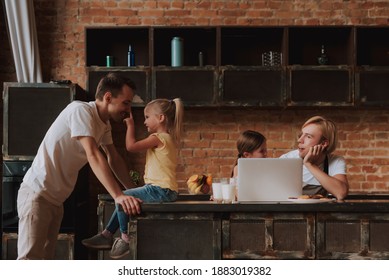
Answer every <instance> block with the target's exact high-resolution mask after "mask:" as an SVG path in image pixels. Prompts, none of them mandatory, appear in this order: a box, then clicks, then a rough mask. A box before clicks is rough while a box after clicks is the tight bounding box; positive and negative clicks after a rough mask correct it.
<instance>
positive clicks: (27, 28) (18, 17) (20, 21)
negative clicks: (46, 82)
mask: <svg viewBox="0 0 389 280" xmlns="http://www.w3.org/2000/svg"><path fill="white" fill-rule="evenodd" d="M4 1H5V10H6V13H7V22H8V29H9V37H10V41H11V47H12V53H13V57H14V61H15V69H16V77H17V79H18V82H19V83H22V82H24V83H41V82H42V70H41V63H40V57H39V47H38V36H37V33H36V25H35V13H34V4H33V0H4Z"/></svg>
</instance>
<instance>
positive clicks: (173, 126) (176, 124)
mask: <svg viewBox="0 0 389 280" xmlns="http://www.w3.org/2000/svg"><path fill="white" fill-rule="evenodd" d="M149 106H153V107H154V108H155V109H156V110H157V111H159V113H160V114H163V115H165V116H166V125H167V130H168V132H169V134H170V135H171V136H172V138H173V139H174V140H175V141H176V143H177V144H179V143H180V140H181V136H182V133H183V119H184V105H183V104H182V101H181V99H180V98H175V99H173V100H168V99H162V98H159V99H154V100H152V101H151V102H149V103H148V104H147V105H146V107H149Z"/></svg>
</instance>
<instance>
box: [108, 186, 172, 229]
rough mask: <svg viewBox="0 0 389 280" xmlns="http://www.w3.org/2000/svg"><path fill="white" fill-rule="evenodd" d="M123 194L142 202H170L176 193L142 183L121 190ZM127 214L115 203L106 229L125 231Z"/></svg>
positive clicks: (127, 219)
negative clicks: (137, 186)
mask: <svg viewBox="0 0 389 280" xmlns="http://www.w3.org/2000/svg"><path fill="white" fill-rule="evenodd" d="M123 193H124V194H125V195H131V196H133V197H137V198H140V199H141V200H143V202H172V201H175V200H176V199H177V195H178V193H177V192H175V191H172V190H171V189H165V188H161V187H158V186H153V185H144V186H143V187H139V188H134V189H128V190H125V191H124V192H123ZM128 221H129V216H128V215H127V214H126V213H124V212H123V210H119V205H118V204H117V205H115V211H114V212H113V214H112V216H111V219H110V220H109V222H108V225H107V227H106V229H107V230H108V231H109V232H111V233H115V232H116V231H117V229H118V228H119V227H120V232H122V233H127V230H128Z"/></svg>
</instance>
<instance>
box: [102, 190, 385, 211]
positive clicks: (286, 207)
mask: <svg viewBox="0 0 389 280" xmlns="http://www.w3.org/2000/svg"><path fill="white" fill-rule="evenodd" d="M98 198H99V200H101V201H113V199H112V197H111V196H110V195H108V194H100V195H99V196H98ZM300 201H302V200H300ZM310 201H311V202H312V203H309V202H307V203H298V202H292V201H285V202H273V201H271V202H236V203H233V204H217V203H215V202H214V201H210V200H209V195H181V197H179V198H178V200H177V201H175V202H170V203H166V202H164V203H142V211H144V212H182V211H185V212H258V211H261V212H266V211H274V212H285V211H287V212H293V211H298V212H312V211H314V212H365V213H369V212H389V196H384V195H372V196H369V195H365V196H362V195H357V196H349V198H347V199H345V200H344V201H342V202H337V201H335V200H333V201H330V202H323V203H317V202H318V200H310ZM302 202H305V201H302Z"/></svg>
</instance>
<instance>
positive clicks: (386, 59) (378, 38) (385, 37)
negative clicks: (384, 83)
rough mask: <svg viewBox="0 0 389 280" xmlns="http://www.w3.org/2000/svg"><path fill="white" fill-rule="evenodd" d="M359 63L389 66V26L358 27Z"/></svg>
mask: <svg viewBox="0 0 389 280" xmlns="http://www.w3.org/2000/svg"><path fill="white" fill-rule="evenodd" d="M357 65H359V66H361V65H366V66H367V65H370V66H389V28H388V27H385V28H384V27H360V28H358V29H357Z"/></svg>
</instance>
